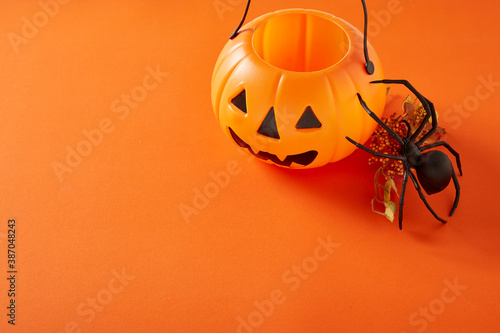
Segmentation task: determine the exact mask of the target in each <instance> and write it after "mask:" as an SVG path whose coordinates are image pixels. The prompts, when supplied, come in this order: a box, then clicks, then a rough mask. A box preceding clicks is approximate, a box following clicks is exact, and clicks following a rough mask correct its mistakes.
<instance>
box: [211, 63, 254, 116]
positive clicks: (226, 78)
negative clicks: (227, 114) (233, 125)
mask: <svg viewBox="0 0 500 333" xmlns="http://www.w3.org/2000/svg"><path fill="white" fill-rule="evenodd" d="M252 55H253V54H252V53H250V54H246V55H245V56H244V57H243V58H241V59H239V60H238V61H237V62H235V64H234V65H233V66H232V67H231V69H230V70H228V71H227V73H226V75H224V76H223V77H222V80H221V82H223V83H224V85H221V89H218V90H217V93H216V96H215V100H214V103H215V105H214V108H215V110H217V113H216V117H217V121H218V120H219V118H220V104H221V102H222V95H223V94H224V90H225V89H226V87H227V85H226V83H227V81H229V79H230V78H231V76H232V75H233V73H234V72H235V71H236V69H237V68H238V67H239V66H240V65H241V64H242V63H243V62H245V61H246V60H248V58H250V57H251V56H252Z"/></svg>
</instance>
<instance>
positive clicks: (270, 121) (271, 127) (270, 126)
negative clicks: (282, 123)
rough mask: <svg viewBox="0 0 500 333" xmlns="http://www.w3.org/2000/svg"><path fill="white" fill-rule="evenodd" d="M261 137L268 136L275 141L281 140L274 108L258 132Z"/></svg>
mask: <svg viewBox="0 0 500 333" xmlns="http://www.w3.org/2000/svg"><path fill="white" fill-rule="evenodd" d="M257 133H259V134H260V135H264V136H267V137H269V138H273V139H279V138H280V135H279V133H278V127H276V117H275V116H274V108H273V107H271V108H270V109H269V112H268V113H267V115H266V117H265V118H264V120H263V121H262V124H261V125H260V127H259V130H258V131H257Z"/></svg>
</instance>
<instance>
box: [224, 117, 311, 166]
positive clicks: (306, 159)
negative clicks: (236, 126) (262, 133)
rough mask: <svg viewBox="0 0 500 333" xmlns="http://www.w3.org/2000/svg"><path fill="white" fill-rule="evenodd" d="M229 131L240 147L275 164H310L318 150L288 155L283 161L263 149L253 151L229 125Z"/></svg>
mask: <svg viewBox="0 0 500 333" xmlns="http://www.w3.org/2000/svg"><path fill="white" fill-rule="evenodd" d="M229 132H230V133H231V136H232V137H233V139H234V141H235V142H236V143H237V144H238V146H240V147H242V148H247V149H248V151H249V152H250V153H252V155H254V156H255V157H257V158H260V159H261V160H264V161H267V160H271V161H272V162H274V163H275V164H278V165H281V166H286V167H289V166H290V165H292V163H297V164H300V165H303V166H306V165H309V164H311V163H312V162H313V161H314V159H315V158H316V156H318V152H317V151H316V150H310V151H308V152H305V153H301V154H295V155H288V156H287V157H286V158H285V159H284V160H283V161H282V160H280V159H279V158H278V156H276V155H274V154H271V153H267V152H265V151H259V152H257V153H255V152H254V151H253V149H252V147H250V145H249V144H247V143H246V142H245V141H243V140H242V139H241V138H240V137H239V136H238V135H237V134H236V133H234V131H233V130H232V128H231V127H229Z"/></svg>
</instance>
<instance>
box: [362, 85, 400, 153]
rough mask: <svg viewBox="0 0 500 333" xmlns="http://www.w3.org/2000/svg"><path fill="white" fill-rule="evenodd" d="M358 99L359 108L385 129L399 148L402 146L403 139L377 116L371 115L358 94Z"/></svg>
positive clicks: (370, 111)
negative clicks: (397, 143)
mask: <svg viewBox="0 0 500 333" xmlns="http://www.w3.org/2000/svg"><path fill="white" fill-rule="evenodd" d="M358 99H359V103H361V106H362V107H363V109H365V111H366V112H367V113H368V115H369V116H370V117H372V119H373V120H375V121H376V122H377V124H379V125H380V126H382V128H383V129H385V130H386V131H387V133H389V134H390V135H391V136H392V137H393V138H394V139H396V140H397V141H398V142H399V144H400V145H401V146H404V143H403V139H401V137H400V136H399V135H398V134H397V133H396V132H394V131H393V130H392V128H390V127H389V126H387V124H386V123H384V122H383V121H382V120H380V118H379V117H377V115H376V114H375V113H373V112H372V110H370V109H369V108H368V106H367V105H366V103H365V101H364V100H363V98H362V97H361V95H360V94H358Z"/></svg>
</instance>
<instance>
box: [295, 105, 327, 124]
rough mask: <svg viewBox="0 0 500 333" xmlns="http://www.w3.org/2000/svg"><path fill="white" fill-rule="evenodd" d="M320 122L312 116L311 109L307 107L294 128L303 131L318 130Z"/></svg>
mask: <svg viewBox="0 0 500 333" xmlns="http://www.w3.org/2000/svg"><path fill="white" fill-rule="evenodd" d="M320 127H321V122H320V121H319V120H318V118H317V117H316V115H315V114H314V112H313V110H312V108H311V107H310V106H308V107H307V108H306V109H305V111H304V113H303V114H302V116H301V117H300V119H299V121H298V122H297V125H295V128H297V129H304V128H320Z"/></svg>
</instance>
